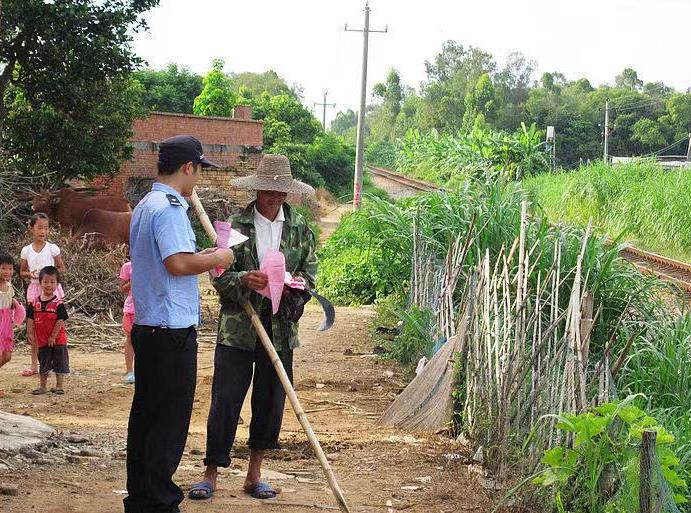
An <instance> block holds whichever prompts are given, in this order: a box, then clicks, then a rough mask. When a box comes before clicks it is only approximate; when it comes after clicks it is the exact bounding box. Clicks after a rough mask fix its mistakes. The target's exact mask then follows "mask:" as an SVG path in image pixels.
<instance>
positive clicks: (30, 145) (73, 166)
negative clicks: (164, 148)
mask: <svg viewBox="0 0 691 513" xmlns="http://www.w3.org/2000/svg"><path fill="white" fill-rule="evenodd" d="M156 4H158V0H129V1H127V0H102V1H99V2H92V1H88V0H69V1H68V0H54V1H51V2H47V1H44V0H5V1H4V2H3V4H2V18H1V19H0V69H1V70H2V71H1V72H0V129H1V130H2V139H3V146H4V149H5V151H6V152H8V153H9V154H10V155H11V158H12V159H13V160H14V161H15V163H16V165H17V167H18V168H19V169H20V170H21V171H22V172H24V173H47V172H51V173H53V174H52V177H53V178H54V179H55V180H62V179H64V178H68V177H77V176H83V177H91V176H94V175H96V174H100V173H108V172H114V171H116V170H117V169H118V167H119V163H120V160H121V159H123V158H125V157H127V156H128V155H129V154H130V150H129V148H128V144H127V141H128V139H129V136H130V130H131V123H132V120H133V119H134V118H135V117H136V116H138V115H140V114H141V112H142V109H141V104H140V102H139V96H140V91H139V90H138V86H137V84H136V83H135V82H133V81H132V80H131V79H130V77H129V74H130V72H131V71H132V70H133V69H134V68H135V67H136V66H137V65H138V64H139V59H137V58H136V56H135V55H134V54H133V52H132V49H131V41H132V35H133V33H135V32H137V31H139V30H142V29H143V28H145V25H144V23H143V21H142V18H141V15H142V13H144V12H145V11H146V10H147V9H149V8H151V7H153V6H155V5H156Z"/></svg>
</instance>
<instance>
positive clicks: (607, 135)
mask: <svg viewBox="0 0 691 513" xmlns="http://www.w3.org/2000/svg"><path fill="white" fill-rule="evenodd" d="M608 137H609V98H607V99H606V100H605V150H604V159H603V160H604V161H605V164H607V162H608V161H609V154H608V146H607V142H608V141H607V138H608Z"/></svg>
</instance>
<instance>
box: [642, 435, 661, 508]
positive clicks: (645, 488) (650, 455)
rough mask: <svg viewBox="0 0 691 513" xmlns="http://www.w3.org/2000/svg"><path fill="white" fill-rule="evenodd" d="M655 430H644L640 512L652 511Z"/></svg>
mask: <svg viewBox="0 0 691 513" xmlns="http://www.w3.org/2000/svg"><path fill="white" fill-rule="evenodd" d="M656 438H657V433H656V432H655V431H643V442H642V443H641V463H640V472H639V478H640V488H639V491H638V501H639V505H640V513H652V511H653V510H652V497H653V494H652V481H653V466H654V464H655V440H656Z"/></svg>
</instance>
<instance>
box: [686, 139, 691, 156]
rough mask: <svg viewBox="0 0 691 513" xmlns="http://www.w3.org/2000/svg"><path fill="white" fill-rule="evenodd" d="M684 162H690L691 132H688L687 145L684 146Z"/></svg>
mask: <svg viewBox="0 0 691 513" xmlns="http://www.w3.org/2000/svg"><path fill="white" fill-rule="evenodd" d="M686 162H691V133H690V134H689V147H688V148H686Z"/></svg>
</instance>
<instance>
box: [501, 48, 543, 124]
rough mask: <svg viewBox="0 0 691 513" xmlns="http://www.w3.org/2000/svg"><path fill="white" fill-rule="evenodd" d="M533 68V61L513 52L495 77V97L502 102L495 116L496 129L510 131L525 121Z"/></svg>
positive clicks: (534, 65) (534, 64)
mask: <svg viewBox="0 0 691 513" xmlns="http://www.w3.org/2000/svg"><path fill="white" fill-rule="evenodd" d="M535 67H536V63H535V61H532V60H529V59H527V58H526V57H525V55H523V54H522V53H521V52H513V53H510V54H509V56H508V57H507V59H506V65H505V66H504V68H503V69H502V70H501V71H500V72H499V73H497V74H496V75H495V77H494V84H495V88H496V91H497V96H498V97H499V98H501V100H502V101H501V107H500V108H499V112H498V114H497V126H498V127H500V128H502V129H504V130H509V131H512V130H515V129H517V128H518V127H519V126H520V125H521V122H523V121H525V120H526V119H527V117H526V116H527V112H526V110H525V102H526V101H527V100H528V93H529V92H530V81H531V77H532V75H533V72H534V71H535Z"/></svg>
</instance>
